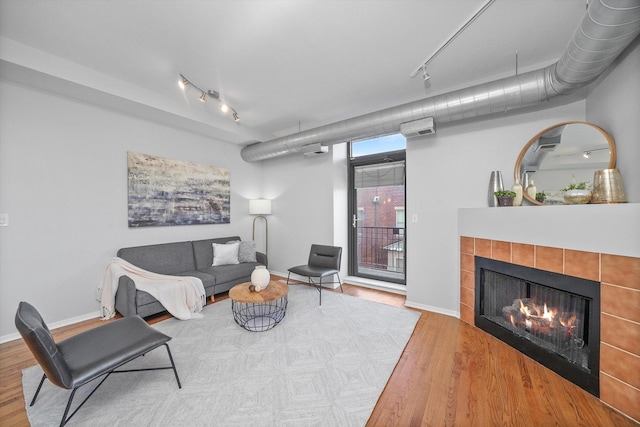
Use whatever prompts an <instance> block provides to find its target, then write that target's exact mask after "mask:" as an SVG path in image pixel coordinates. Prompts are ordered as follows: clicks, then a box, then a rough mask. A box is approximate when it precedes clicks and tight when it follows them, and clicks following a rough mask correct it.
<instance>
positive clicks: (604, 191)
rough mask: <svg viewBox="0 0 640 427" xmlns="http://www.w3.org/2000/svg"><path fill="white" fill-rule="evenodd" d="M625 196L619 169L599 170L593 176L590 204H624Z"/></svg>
mask: <svg viewBox="0 0 640 427" xmlns="http://www.w3.org/2000/svg"><path fill="white" fill-rule="evenodd" d="M626 202H627V195H626V194H625V192H624V185H623V184H622V175H621V174H620V170H619V169H601V170H597V171H595V172H594V174H593V196H592V198H591V203H626Z"/></svg>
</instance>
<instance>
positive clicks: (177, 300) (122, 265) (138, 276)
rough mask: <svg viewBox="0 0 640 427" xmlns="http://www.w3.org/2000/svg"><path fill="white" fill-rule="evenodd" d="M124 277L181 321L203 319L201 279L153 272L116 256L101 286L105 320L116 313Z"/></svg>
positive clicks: (203, 302)
mask: <svg viewBox="0 0 640 427" xmlns="http://www.w3.org/2000/svg"><path fill="white" fill-rule="evenodd" d="M121 276H129V277H130V278H131V279H132V280H133V281H134V283H135V285H136V289H138V290H141V291H144V292H148V293H149V294H151V296H152V297H154V298H155V299H157V300H158V301H159V302H160V304H162V305H163V306H164V308H166V309H167V311H168V312H169V313H171V314H172V315H173V316H174V317H176V318H178V319H180V320H188V319H192V318H195V317H202V314H199V313H200V311H202V308H203V307H204V306H205V304H206V301H207V297H206V294H205V291H204V286H203V285H202V280H200V279H198V278H197V277H188V276H167V275H164V274H158V273H153V272H151V271H147V270H143V269H142V268H140V267H137V266H135V265H133V264H131V263H129V262H127V261H125V260H123V259H122V258H118V257H114V258H112V259H111V261H109V264H108V265H107V268H106V270H105V272H104V276H103V278H102V286H100V287H98V301H100V305H101V307H102V319H103V320H106V319H110V318H112V317H113V316H115V314H116V309H115V305H116V291H117V290H118V281H119V279H120V277H121Z"/></svg>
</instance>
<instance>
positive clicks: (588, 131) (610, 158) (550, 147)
mask: <svg viewBox="0 0 640 427" xmlns="http://www.w3.org/2000/svg"><path fill="white" fill-rule="evenodd" d="M585 154H587V156H585ZM615 167H616V145H615V142H614V141H613V138H612V137H611V135H609V134H608V133H607V132H606V131H604V130H603V129H601V128H600V127H598V126H596V125H594V124H593V123H587V122H578V121H570V122H562V123H558V124H556V125H554V126H551V127H548V128H546V129H544V130H542V131H541V132H539V133H537V134H536V135H535V136H534V137H533V138H531V139H530V140H529V142H527V144H525V146H524V147H523V148H522V151H521V152H520V155H519V156H518V158H517V159H516V164H515V167H514V179H515V178H519V179H520V182H521V183H522V185H523V187H524V188H525V189H526V188H527V186H528V185H529V182H530V181H531V178H535V180H536V182H537V183H538V187H539V188H540V189H541V190H544V193H545V195H546V198H545V200H544V204H545V205H559V204H564V203H565V201H564V198H563V196H564V193H563V192H562V191H560V189H561V188H562V187H563V186H565V185H566V184H565V183H566V182H570V181H571V177H572V175H575V176H576V177H577V179H578V180H579V181H590V180H591V178H592V176H593V173H594V172H595V171H596V170H599V169H605V168H609V169H610V168H615ZM594 183H595V181H594ZM535 196H536V195H535V194H533V195H531V196H530V195H529V194H527V193H526V191H525V193H524V194H523V198H524V199H525V200H526V201H528V202H529V203H531V204H534V205H542V204H543V202H541V201H539V200H538V199H537V198H536V197H535ZM591 203H593V201H592V202H591Z"/></svg>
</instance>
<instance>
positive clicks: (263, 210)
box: [249, 199, 271, 254]
mask: <svg viewBox="0 0 640 427" xmlns="http://www.w3.org/2000/svg"><path fill="white" fill-rule="evenodd" d="M249 215H256V217H255V218H254V219H253V240H254V241H255V240H256V220H257V219H258V218H262V219H264V240H265V242H264V253H265V254H268V249H269V228H268V224H267V218H266V217H265V215H271V200H268V199H253V200H249Z"/></svg>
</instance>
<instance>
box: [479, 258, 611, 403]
mask: <svg viewBox="0 0 640 427" xmlns="http://www.w3.org/2000/svg"><path fill="white" fill-rule="evenodd" d="M485 270H489V271H494V272H497V273H500V274H504V275H507V276H511V277H515V278H518V279H520V280H525V281H527V282H530V283H532V284H538V285H543V286H547V287H549V288H554V289H558V290H560V291H564V292H570V293H572V294H575V295H579V296H581V297H584V298H587V299H588V300H589V304H588V307H587V316H586V319H587V322H588V324H587V325H586V328H585V329H586V330H587V336H588V340H589V342H588V351H589V361H588V368H589V370H586V369H584V368H583V367H581V366H578V365H576V364H573V363H571V362H569V361H568V360H567V359H565V358H563V357H562V356H560V355H558V354H556V353H553V352H551V351H549V350H546V349H544V348H542V347H540V346H538V345H536V344H535V343H533V342H531V341H530V340H528V339H526V338H524V337H521V336H518V335H516V334H514V333H513V331H511V330H509V329H507V328H505V327H503V326H501V325H499V324H497V323H495V322H493V321H491V320H489V319H487V318H486V317H485V316H484V303H483V301H484V286H482V284H483V277H484V271H485ZM474 321H475V325H476V326H477V327H478V328H480V329H482V330H483V331H485V332H487V333H489V334H491V335H493V336H495V337H496V338H498V339H499V340H501V341H503V342H505V343H507V344H509V345H510V346H512V347H513V348H515V349H516V350H518V351H520V352H521V353H523V354H525V355H526V356H529V357H531V358H532V359H534V360H535V361H537V362H539V363H541V364H542V365H544V366H546V367H547V368H549V369H551V370H552V371H554V372H555V373H557V374H558V375H560V376H562V377H564V378H566V379H567V380H569V381H571V382H573V383H574V384H576V385H578V386H579V387H581V388H583V389H584V390H586V391H588V392H589V393H591V394H593V395H594V396H596V397H600V282H596V281H593V280H587V279H582V278H579V277H574V276H567V275H564V274H558V273H553V272H550V271H545V270H538V269H536V268H530V267H525V266H522V265H517V264H511V263H508V262H504V261H498V260H494V259H489V258H484V257H480V256H476V257H475V309H474Z"/></svg>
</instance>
